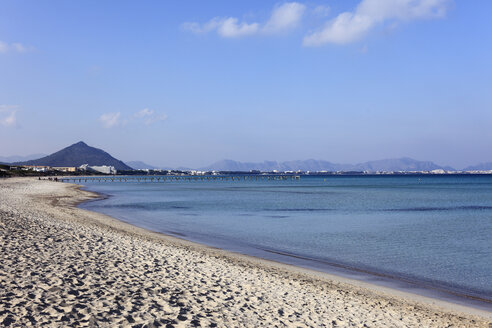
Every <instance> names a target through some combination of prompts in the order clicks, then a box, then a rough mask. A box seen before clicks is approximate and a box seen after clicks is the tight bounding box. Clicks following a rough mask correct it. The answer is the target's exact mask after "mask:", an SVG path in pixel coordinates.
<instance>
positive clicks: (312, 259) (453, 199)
mask: <svg viewBox="0 0 492 328" xmlns="http://www.w3.org/2000/svg"><path fill="white" fill-rule="evenodd" d="M84 185H86V186H87V187H88V189H89V190H93V191H97V192H100V193H104V194H108V195H111V196H112V197H109V198H107V199H104V200H101V201H96V202H89V203H86V204H83V205H82V206H83V207H84V208H87V209H90V210H94V211H97V212H102V213H105V214H108V215H111V216H113V217H116V218H118V219H120V220H123V221H125V222H128V223H131V224H134V225H137V226H141V227H144V228H147V229H150V230H154V231H158V232H164V233H169V234H174V235H177V236H180V237H184V238H186V239H189V240H192V241H197V242H201V243H205V244H209V245H212V246H217V247H221V248H224V249H228V250H233V251H238V252H242V253H246V254H250V255H255V256H262V257H266V258H270V259H275V260H280V261H283V262H288V263H293V264H299V265H303V266H308V267H314V268H317V269H322V270H327V271H330V270H329V268H332V269H334V270H336V269H337V268H338V269H340V270H345V271H347V272H349V273H350V272H366V273H371V274H373V276H374V277H381V276H384V277H391V278H393V279H395V280H397V281H406V282H411V283H417V285H418V286H420V287H424V289H425V288H434V289H439V290H446V291H449V292H452V293H457V294H460V295H467V296H471V297H477V298H481V299H485V300H492V176H471V175H466V176H325V177H319V176H316V177H313V176H308V177H304V176H303V177H302V178H301V180H300V181H291V180H287V181H180V182H140V183H138V182H132V183H129V182H126V183H120V182H112V183H108V182H100V183H97V182H84ZM284 255H287V256H284ZM346 269H348V270H346ZM375 279H376V278H375Z"/></svg>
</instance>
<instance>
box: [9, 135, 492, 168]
mask: <svg viewBox="0 0 492 328" xmlns="http://www.w3.org/2000/svg"><path fill="white" fill-rule="evenodd" d="M37 157H41V158H38V159H34V158H37ZM0 163H13V164H16V165H47V166H80V165H82V164H89V165H109V166H114V167H115V168H116V169H117V170H119V171H121V170H132V169H136V170H145V169H148V170H155V169H159V167H156V166H153V165H149V164H146V163H144V162H142V161H128V162H126V163H124V162H122V161H120V160H118V159H116V158H114V157H113V156H111V155H110V154H108V153H107V152H105V151H103V150H101V149H98V148H94V147H90V146H88V145H87V144H85V143H84V142H82V141H80V142H77V143H76V144H73V145H71V146H69V147H66V148H64V149H62V150H60V151H58V152H56V153H53V154H51V155H49V156H45V155H43V154H37V155H29V156H9V157H0ZM178 169H181V170H189V169H188V168H178ZM439 169H442V170H445V171H455V169H453V168H452V167H449V166H441V165H438V164H436V163H433V162H430V161H418V160H414V159H411V158H408V157H403V158H394V159H383V160H377V161H369V162H364V163H359V164H339V163H332V162H328V161H324V160H314V159H308V160H297V161H285V162H277V161H264V162H257V163H255V162H239V161H234V160H227V159H226V160H222V161H218V162H215V163H213V164H212V165H209V166H206V167H202V168H199V170H200V171H214V170H215V171H246V172H247V171H251V170H259V171H274V170H277V171H329V172H336V171H345V172H349V171H358V172H361V171H369V172H376V171H394V172H396V171H432V170H439ZM463 170H464V171H487V170H492V162H490V163H482V164H478V165H473V166H468V167H467V168H465V169H463Z"/></svg>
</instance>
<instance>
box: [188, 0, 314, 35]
mask: <svg viewBox="0 0 492 328" xmlns="http://www.w3.org/2000/svg"><path fill="white" fill-rule="evenodd" d="M305 9H306V6H305V5H303V4H300V3H297V2H287V3H284V4H282V5H278V6H276V7H275V8H274V9H273V11H272V14H271V16H270V18H269V19H268V21H267V22H265V23H258V22H252V23H247V22H240V21H239V19H238V18H236V17H226V18H220V17H215V18H213V19H211V20H210V21H208V22H207V23H205V24H199V23H196V22H187V23H184V24H182V27H183V29H185V30H188V31H190V32H192V33H195V34H204V33H208V32H212V31H216V32H217V34H218V35H220V36H222V37H224V38H238V37H242V36H248V35H256V34H276V33H282V32H284V31H287V30H289V29H292V28H295V27H296V26H298V25H299V23H300V21H301V19H302V16H303V14H304V11H305Z"/></svg>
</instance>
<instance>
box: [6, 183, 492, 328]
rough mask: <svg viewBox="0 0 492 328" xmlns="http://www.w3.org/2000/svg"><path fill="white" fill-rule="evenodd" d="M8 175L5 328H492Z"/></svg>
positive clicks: (489, 317)
mask: <svg viewBox="0 0 492 328" xmlns="http://www.w3.org/2000/svg"><path fill="white" fill-rule="evenodd" d="M93 197H94V194H92V193H89V192H85V191H80V190H79V189H78V188H77V187H76V186H74V185H69V184H63V183H56V182H50V181H38V180H34V179H27V178H26V179H24V178H16V179H6V180H0V248H1V251H0V326H11V327H26V326H35V327H42V326H46V327H66V326H76V327H79V326H93V327H118V326H121V327H161V326H162V327H194V326H201V327H216V326H217V327H258V326H265V327H284V326H288V327H291V326H292V327H306V326H309V327H487V328H488V327H492V325H490V322H492V313H491V312H485V311H478V310H473V309H470V308H466V307H461V306H456V305H452V304H449V303H445V302H441V301H436V300H432V299H427V298H424V297H416V296H411V295H408V294H405V293H402V292H397V291H392V290H390V289H386V288H381V287H376V286H372V285H369V284H365V283H360V282H356V281H351V280H348V279H343V278H338V277H335V276H331V275H327V274H322V273H317V272H314V271H309V270H302V269H298V268H295V267H291V266H288V265H282V264H278V263H274V262H270V261H265V260H260V259H255V258H252V257H247V256H241V255H237V254H233V253H228V252H225V251H221V250H216V249H212V248H209V247H206V246H201V245H197V244H193V243H190V242H186V241H182V240H179V239H175V238H172V237H168V236H164V235H161V234H157V233H152V232H149V231H146V230H143V229H140V228H136V227H133V226H130V225H128V224H125V223H122V222H120V221H117V220H115V219H112V218H110V217H107V216H104V215H101V214H97V213H93V212H88V211H84V210H81V209H78V208H76V207H74V204H77V203H78V202H80V201H82V200H85V199H89V198H93Z"/></svg>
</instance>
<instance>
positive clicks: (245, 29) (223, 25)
mask: <svg viewBox="0 0 492 328" xmlns="http://www.w3.org/2000/svg"><path fill="white" fill-rule="evenodd" d="M258 30H259V24H258V23H251V24H248V23H244V22H242V23H238V19H237V18H234V17H230V18H226V19H224V20H222V21H221V22H220V23H219V24H218V25H217V33H219V35H220V36H223V37H224V38H237V37H241V36H245V35H252V34H255V33H257V32H258Z"/></svg>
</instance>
